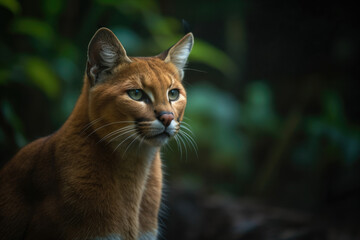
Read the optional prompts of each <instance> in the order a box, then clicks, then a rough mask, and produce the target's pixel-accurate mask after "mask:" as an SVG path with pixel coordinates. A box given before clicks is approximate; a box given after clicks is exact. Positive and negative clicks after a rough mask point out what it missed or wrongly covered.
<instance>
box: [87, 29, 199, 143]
mask: <svg viewBox="0 0 360 240" xmlns="http://www.w3.org/2000/svg"><path fill="white" fill-rule="evenodd" d="M193 42H194V39H193V35H192V34H191V33H189V34H187V35H185V36H184V37H183V38H182V39H181V40H180V41H179V42H177V43H176V44H175V45H174V46H173V47H171V48H170V49H168V50H167V51H165V52H163V53H161V54H159V55H157V56H155V57H128V56H127V54H126V51H125V49H124V47H123V46H122V45H121V43H120V41H119V40H118V39H117V37H116V36H115V35H114V34H113V33H112V32H111V31H110V30H109V29H106V28H101V29H99V30H98V31H97V32H96V33H95V35H94V36H93V38H92V39H91V41H90V43H89V47H88V61H87V69H86V75H87V76H86V79H85V80H86V81H88V83H86V84H88V85H89V88H88V91H89V95H88V96H89V117H90V121H91V124H92V125H93V128H94V130H95V131H96V134H97V135H98V136H99V137H100V139H101V140H100V141H104V142H111V143H114V144H113V145H114V146H116V147H118V148H119V149H121V148H124V147H127V146H130V145H131V144H132V143H135V142H137V141H139V142H140V143H141V144H148V145H152V146H161V145H163V144H165V143H166V142H167V141H168V140H169V139H170V138H171V137H173V136H174V135H176V133H177V132H178V131H179V128H180V124H181V121H182V118H183V115H184V111H185V106H186V92H185V89H184V87H183V84H182V79H183V76H184V70H183V68H184V66H185V64H186V61H187V58H188V56H189V54H190V51H191V49H192V46H193ZM129 144H130V145H129ZM135 145H137V144H135Z"/></svg>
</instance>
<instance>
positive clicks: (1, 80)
mask: <svg viewBox="0 0 360 240" xmlns="http://www.w3.org/2000/svg"><path fill="white" fill-rule="evenodd" d="M9 77H10V71H9V70H7V69H0V86H1V85H4V84H6V83H7V82H8V81H9Z"/></svg>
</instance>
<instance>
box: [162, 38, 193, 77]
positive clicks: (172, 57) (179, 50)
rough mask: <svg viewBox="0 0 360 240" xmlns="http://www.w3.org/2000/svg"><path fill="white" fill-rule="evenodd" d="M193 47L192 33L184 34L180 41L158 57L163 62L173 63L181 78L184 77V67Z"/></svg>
mask: <svg viewBox="0 0 360 240" xmlns="http://www.w3.org/2000/svg"><path fill="white" fill-rule="evenodd" d="M193 45H194V36H193V34H192V33H188V34H186V35H185V36H184V37H183V38H182V39H181V40H180V41H178V42H177V43H176V44H175V45H174V46H172V47H171V48H170V49H168V50H167V51H165V52H163V53H161V54H160V55H158V57H160V58H161V59H163V60H164V61H165V62H171V63H173V64H174V65H175V66H176V67H177V68H178V69H179V72H180V76H181V78H183V77H184V70H183V69H184V67H185V64H186V61H187V59H188V57H189V55H190V52H191V49H192V47H193Z"/></svg>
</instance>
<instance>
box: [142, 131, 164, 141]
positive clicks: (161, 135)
mask: <svg viewBox="0 0 360 240" xmlns="http://www.w3.org/2000/svg"><path fill="white" fill-rule="evenodd" d="M166 137H167V138H170V134H169V133H168V132H166V131H164V132H162V133H159V134H156V135H153V136H149V137H147V138H148V139H153V138H166Z"/></svg>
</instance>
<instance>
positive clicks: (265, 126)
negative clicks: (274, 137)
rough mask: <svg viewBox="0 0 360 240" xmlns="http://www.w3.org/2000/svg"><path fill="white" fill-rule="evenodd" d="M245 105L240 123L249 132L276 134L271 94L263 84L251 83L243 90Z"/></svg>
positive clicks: (276, 125)
mask: <svg viewBox="0 0 360 240" xmlns="http://www.w3.org/2000/svg"><path fill="white" fill-rule="evenodd" d="M245 97H246V99H245V103H244V110H243V115H242V119H241V122H242V124H243V125H244V126H246V127H247V128H248V129H250V130H255V131H257V132H258V131H267V132H274V133H276V132H277V130H278V117H277V116H276V114H275V112H274V109H273V106H272V102H273V101H272V93H271V90H270V89H269V87H268V86H267V85H266V84H265V83H263V82H260V81H258V82H252V83H250V84H249V85H248V86H247V87H246V89H245Z"/></svg>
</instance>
